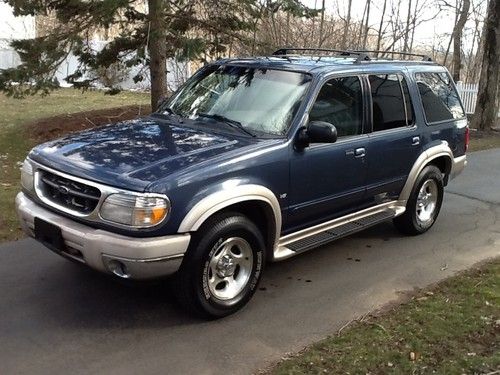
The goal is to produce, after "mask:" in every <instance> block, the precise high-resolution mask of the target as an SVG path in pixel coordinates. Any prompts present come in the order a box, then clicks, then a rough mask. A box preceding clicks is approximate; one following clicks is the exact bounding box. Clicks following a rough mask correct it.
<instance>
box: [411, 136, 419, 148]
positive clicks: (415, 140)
mask: <svg viewBox="0 0 500 375" xmlns="http://www.w3.org/2000/svg"><path fill="white" fill-rule="evenodd" d="M419 144H420V137H413V138H412V140H411V145H412V146H417V145H419Z"/></svg>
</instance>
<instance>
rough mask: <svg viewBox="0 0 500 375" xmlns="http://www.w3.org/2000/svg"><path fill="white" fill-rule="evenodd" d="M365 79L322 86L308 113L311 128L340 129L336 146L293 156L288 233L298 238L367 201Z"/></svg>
mask: <svg viewBox="0 0 500 375" xmlns="http://www.w3.org/2000/svg"><path fill="white" fill-rule="evenodd" d="M363 109H364V100H363V90H362V83H361V79H360V78H359V77H357V76H347V77H338V78H333V79H330V80H328V81H327V82H326V83H324V85H323V86H322V88H321V90H320V91H319V93H318V96H317V97H316V100H315V102H314V104H313V106H312V107H311V110H310V112H309V122H311V121H326V122H329V123H331V124H333V125H335V127H336V128H337V134H338V140H337V142H335V143H332V144H311V145H310V146H309V147H306V148H305V149H303V150H293V151H292V155H291V164H290V190H289V191H290V195H289V203H290V205H289V209H288V220H287V223H288V225H287V228H285V232H293V231H295V230H299V229H302V228H304V227H308V226H311V225H314V224H318V223H321V222H323V221H327V220H329V219H331V218H334V217H336V216H339V215H341V214H344V213H346V212H349V211H354V210H356V208H357V207H359V206H360V204H361V203H362V201H363V199H364V198H365V183H366V172H367V164H366V159H365V154H366V146H367V142H368V135H364V134H363V126H364V115H363V114H364V110H363Z"/></svg>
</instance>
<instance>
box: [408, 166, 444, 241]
mask: <svg viewBox="0 0 500 375" xmlns="http://www.w3.org/2000/svg"><path fill="white" fill-rule="evenodd" d="M429 179H432V180H434V181H435V182H436V184H437V188H438V197H437V201H436V207H435V209H434V212H433V214H432V220H430V221H428V222H426V223H422V222H421V221H420V220H418V219H417V199H418V193H419V191H420V189H421V188H422V186H423V184H424V183H425V181H427V180H429ZM443 196H444V186H443V176H442V174H441V171H440V170H439V168H437V167H434V166H427V167H425V168H424V169H423V170H422V172H421V173H420V175H419V177H418V179H417V181H416V183H415V186H414V189H413V192H412V194H411V198H410V200H409V202H408V203H409V205H408V206H409V208H410V209H411V218H412V224H413V226H414V227H415V229H416V230H417V232H419V233H423V232H426V231H427V230H429V229H430V228H431V227H432V226H433V225H434V223H435V222H436V219H437V217H438V215H439V211H440V210H441V205H442V203H443Z"/></svg>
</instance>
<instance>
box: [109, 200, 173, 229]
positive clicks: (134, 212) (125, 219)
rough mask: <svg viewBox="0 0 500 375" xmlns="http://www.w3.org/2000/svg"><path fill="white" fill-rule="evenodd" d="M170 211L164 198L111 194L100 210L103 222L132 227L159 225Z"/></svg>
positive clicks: (168, 204)
mask: <svg viewBox="0 0 500 375" xmlns="http://www.w3.org/2000/svg"><path fill="white" fill-rule="evenodd" d="M169 211H170V203H169V201H168V199H167V198H166V197H157V196H147V195H144V196H141V195H131V194H111V195H110V196H109V197H107V198H106V199H105V200H104V202H103V204H102V206H101V210H100V215H101V217H102V218H103V219H104V220H107V221H111V222H113V223H118V224H123V225H129V226H132V227H152V226H154V225H157V224H159V223H160V222H161V221H162V220H163V219H165V217H166V216H167V215H168V212H169Z"/></svg>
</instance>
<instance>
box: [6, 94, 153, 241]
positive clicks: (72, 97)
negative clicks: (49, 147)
mask: <svg viewBox="0 0 500 375" xmlns="http://www.w3.org/2000/svg"><path fill="white" fill-rule="evenodd" d="M131 104H143V105H148V104H149V95H147V94H143V93H131V92H122V93H120V94H118V95H114V96H110V95H104V94H103V93H102V92H100V91H86V92H84V93H82V92H81V91H78V90H74V89H61V90H57V91H54V92H53V93H51V94H50V95H49V96H46V97H40V96H33V97H28V98H26V99H21V100H19V99H13V98H8V97H6V96H5V95H2V94H0V113H1V116H0V241H7V240H14V239H16V238H18V237H19V236H21V232H20V230H19V229H18V223H17V217H16V216H15V212H14V197H15V195H16V194H17V192H18V191H19V178H20V172H19V167H20V164H21V162H22V161H23V160H24V158H25V157H26V154H27V153H28V151H29V150H30V148H31V147H33V146H34V145H35V144H36V141H35V140H34V139H33V138H32V137H30V134H29V133H28V132H26V131H25V129H24V128H25V127H24V126H23V125H24V124H26V123H29V122H32V121H35V120H38V119H41V118H45V117H52V116H55V115H61V114H68V113H74V112H82V111H89V110H95V109H103V108H113V107H119V106H126V105H131Z"/></svg>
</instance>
